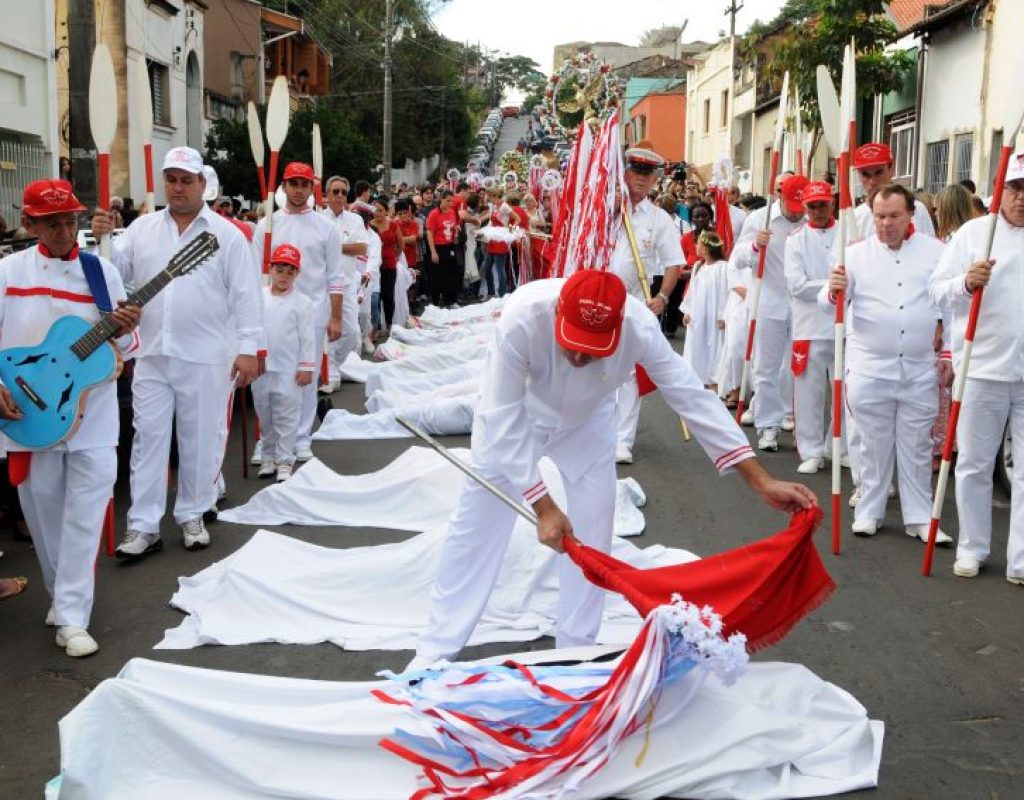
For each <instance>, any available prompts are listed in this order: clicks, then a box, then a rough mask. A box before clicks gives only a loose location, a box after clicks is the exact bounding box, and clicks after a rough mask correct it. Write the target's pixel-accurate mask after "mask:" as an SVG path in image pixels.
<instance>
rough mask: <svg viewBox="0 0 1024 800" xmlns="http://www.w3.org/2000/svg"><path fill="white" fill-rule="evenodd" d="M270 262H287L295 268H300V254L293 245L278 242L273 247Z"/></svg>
mask: <svg viewBox="0 0 1024 800" xmlns="http://www.w3.org/2000/svg"><path fill="white" fill-rule="evenodd" d="M270 263H271V264H288V265H290V266H293V267H295V269H302V254H301V253H300V252H299V248H297V247H296V246H295V245H291V244H279V245H278V246H277V247H275V248H274V253H273V255H271V256H270Z"/></svg>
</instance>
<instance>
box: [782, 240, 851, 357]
mask: <svg viewBox="0 0 1024 800" xmlns="http://www.w3.org/2000/svg"><path fill="white" fill-rule="evenodd" d="M838 230H839V228H838V226H837V225H836V224H835V222H834V221H833V224H832V225H830V226H829V227H827V228H812V227H811V226H810V225H809V224H805V225H803V226H802V227H800V228H798V229H797V230H796V231H794V232H793V234H792V235H791V236H790V237H789V238H788V239H787V240H786V263H785V271H786V285H787V286H788V287H789V294H790V297H791V298H792V300H791V304H792V311H793V339H794V340H795V341H801V340H805V339H810V340H814V341H818V340H825V339H827V340H832V339H833V338H834V337H835V315H834V313H829V312H826V311H824V310H822V308H821V307H820V306H819V305H818V293H819V292H820V291H821V287H822V286H824V285H825V284H827V283H828V276H829V273H830V272H831V271H832V264H833V263H834V260H835V256H834V254H833V250H834V248H835V244H836V240H837V238H838V237H837V232H838Z"/></svg>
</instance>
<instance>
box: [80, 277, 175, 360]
mask: <svg viewBox="0 0 1024 800" xmlns="http://www.w3.org/2000/svg"><path fill="white" fill-rule="evenodd" d="M173 279H174V275H173V274H171V272H170V270H169V269H164V270H163V271H161V272H160V273H159V274H158V275H156V276H155V277H154V278H153V279H152V280H151V281H149V282H148V283H147V284H146V285H145V286H143V287H142V288H141V289H139V290H137V291H135V292H132V293H131V294H130V295H129V296H128V298H127V300H125V303H126V304H127V305H130V306H135V307H136V308H142V307H143V306H144V305H146V303H148V302H149V301H150V300H152V299H153V298H154V297H156V296H157V295H158V294H159V293H160V291H161V290H162V289H163V288H164V287H165V286H167V284H169V283H170V282H171V281H172V280H173ZM120 329H121V325H120V324H119V323H118V322H117V321H116V320H114V318H113V317H111V316H110V315H109V314H103V318H102V319H101V320H100V321H99V322H97V323H96V324H95V325H93V326H92V327H91V328H90V329H89V330H88V331H87V332H86V333H85V334H84V335H83V336H82V338H80V339H79V340H78V341H77V342H75V343H74V344H73V345H72V346H71V349H72V351H74V353H75V354H76V355H77V356H78V357H79V358H83V359H85V358H88V357H89V356H90V355H92V354H93V353H94V352H95V351H96V349H97V348H98V347H99V346H100V345H102V344H103V343H104V342H106V341H107V340H109V339H112V338H114V337H115V336H116V335H117V332H118V331H119V330H120Z"/></svg>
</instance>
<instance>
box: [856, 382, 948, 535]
mask: <svg viewBox="0 0 1024 800" xmlns="http://www.w3.org/2000/svg"><path fill="white" fill-rule="evenodd" d="M847 397H848V398H849V403H850V413H851V414H852V415H853V416H854V417H856V419H857V426H858V427H859V428H860V434H861V483H860V491H861V501H860V503H859V504H858V506H857V510H856V512H855V517H856V519H857V520H875V521H881V520H882V519H884V518H885V504H886V500H887V499H888V496H889V484H890V483H891V482H892V472H893V457H894V456H895V459H896V470H897V474H898V477H899V490H900V507H901V509H902V512H903V523H904V525H920V524H925V523H927V522H928V521H929V520H930V519H931V516H932V440H931V430H932V425H934V424H935V417H936V416H937V415H938V413H939V397H938V392H937V391H936V390H935V373H934V372H926V373H924V374H923V375H921V376H919V377H917V378H907V379H903V380H888V379H885V378H870V377H867V376H865V375H858V374H857V373H856V372H851V373H849V374H848V375H847Z"/></svg>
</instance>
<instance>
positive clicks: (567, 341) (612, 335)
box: [555, 269, 626, 358]
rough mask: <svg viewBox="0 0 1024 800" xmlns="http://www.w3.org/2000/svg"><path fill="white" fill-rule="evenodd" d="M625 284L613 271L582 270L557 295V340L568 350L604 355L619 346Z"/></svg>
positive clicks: (591, 354) (599, 356)
mask: <svg viewBox="0 0 1024 800" xmlns="http://www.w3.org/2000/svg"><path fill="white" fill-rule="evenodd" d="M625 314H626V286H625V284H624V283H623V282H622V279H621V278H620V277H619V276H618V275H616V274H615V273H614V272H605V271H604V270H596V269H581V270H579V271H578V272H576V273H574V274H573V276H572V277H571V278H569V279H568V280H567V281H566V282H565V285H564V286H563V287H562V291H561V292H560V293H559V295H558V310H557V311H556V312H555V339H556V340H557V341H558V343H559V344H560V345H561V346H562V347H564V348H566V349H567V350H573V351H576V352H580V353H585V354H586V355H589V356H595V357H596V358H604V357H606V356H610V355H612V354H613V353H614V352H615V349H616V348H617V347H618V346H619V335H620V334H621V332H622V320H623V318H624V317H625Z"/></svg>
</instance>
